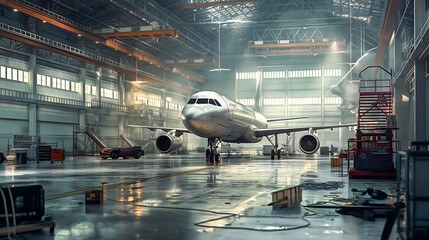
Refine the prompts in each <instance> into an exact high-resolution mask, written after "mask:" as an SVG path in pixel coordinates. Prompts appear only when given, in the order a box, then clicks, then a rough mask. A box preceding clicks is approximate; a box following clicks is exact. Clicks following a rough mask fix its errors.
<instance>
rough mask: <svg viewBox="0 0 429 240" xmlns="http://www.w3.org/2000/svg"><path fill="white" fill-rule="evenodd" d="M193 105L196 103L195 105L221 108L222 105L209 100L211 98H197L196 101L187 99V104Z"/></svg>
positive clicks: (214, 100)
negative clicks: (209, 105)
mask: <svg viewBox="0 0 429 240" xmlns="http://www.w3.org/2000/svg"><path fill="white" fill-rule="evenodd" d="M194 103H197V104H211V105H214V106H219V107H222V105H220V103H219V102H218V101H217V100H216V99H211V98H210V99H209V98H198V100H197V99H195V98H191V99H189V101H188V104H194Z"/></svg>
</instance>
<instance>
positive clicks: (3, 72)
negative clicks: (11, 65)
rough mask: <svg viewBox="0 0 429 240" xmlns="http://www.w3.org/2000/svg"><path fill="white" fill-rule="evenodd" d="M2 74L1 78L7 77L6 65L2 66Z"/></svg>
mask: <svg viewBox="0 0 429 240" xmlns="http://www.w3.org/2000/svg"><path fill="white" fill-rule="evenodd" d="M0 71H1V74H0V77H1V78H6V67H4V66H1V70H0Z"/></svg>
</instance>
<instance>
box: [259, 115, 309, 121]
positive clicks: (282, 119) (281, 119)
mask: <svg viewBox="0 0 429 240" xmlns="http://www.w3.org/2000/svg"><path fill="white" fill-rule="evenodd" d="M303 118H309V116H302V117H287V118H271V119H267V122H278V121H287V120H295V119H303Z"/></svg>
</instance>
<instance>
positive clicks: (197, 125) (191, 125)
mask: <svg viewBox="0 0 429 240" xmlns="http://www.w3.org/2000/svg"><path fill="white" fill-rule="evenodd" d="M301 118H308V117H290V118H277V119H266V118H265V117H264V116H263V115H262V114H261V113H259V112H257V111H254V110H252V109H250V108H248V107H246V106H244V105H242V104H240V103H237V102H234V101H232V100H230V99H228V98H227V97H225V96H222V95H220V94H218V93H216V92H211V91H203V92H198V93H195V94H194V95H192V96H191V98H190V99H189V102H188V103H187V104H186V105H185V107H184V108H183V110H182V122H183V124H184V125H185V127H186V129H181V128H168V127H152V126H140V125H129V127H139V128H147V129H150V130H152V131H154V130H157V129H162V130H163V131H165V132H167V133H166V134H163V135H161V136H159V137H158V138H157V139H156V144H155V145H156V148H157V149H158V150H159V151H160V152H162V153H168V152H171V151H175V150H177V149H179V148H180V147H181V146H182V140H181V139H180V136H181V135H182V134H183V133H193V134H195V135H197V136H200V137H203V138H207V139H208V145H209V149H207V150H206V157H207V158H208V159H209V163H213V161H216V162H217V163H219V153H217V147H218V145H219V144H220V142H221V141H223V142H230V143H257V142H260V141H261V140H262V138H263V137H266V138H267V139H268V141H269V142H270V143H271V144H272V145H273V150H271V159H274V156H275V155H277V158H278V159H280V158H281V151H280V150H279V149H278V146H279V145H278V137H277V136H278V134H284V133H286V134H290V133H292V132H299V131H308V134H306V135H304V136H303V137H301V139H300V140H299V148H300V149H301V151H302V152H304V153H307V154H312V153H315V152H316V151H317V150H318V149H319V147H320V142H319V139H318V138H317V136H316V135H314V133H315V132H316V131H317V130H320V129H333V128H339V127H349V126H355V125H356V124H355V123H352V124H339V125H326V126H313V127H295V128H268V122H273V121H284V120H293V119H301ZM273 137H274V142H273V141H272V138H273Z"/></svg>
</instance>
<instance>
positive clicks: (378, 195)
mask: <svg viewBox="0 0 429 240" xmlns="http://www.w3.org/2000/svg"><path fill="white" fill-rule="evenodd" d="M352 192H361V193H362V196H364V195H366V194H367V193H368V195H369V196H371V198H372V199H377V200H383V199H386V198H387V193H385V192H383V191H381V190H377V189H374V188H367V189H366V190H363V191H359V190H357V189H356V188H353V189H352Z"/></svg>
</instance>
